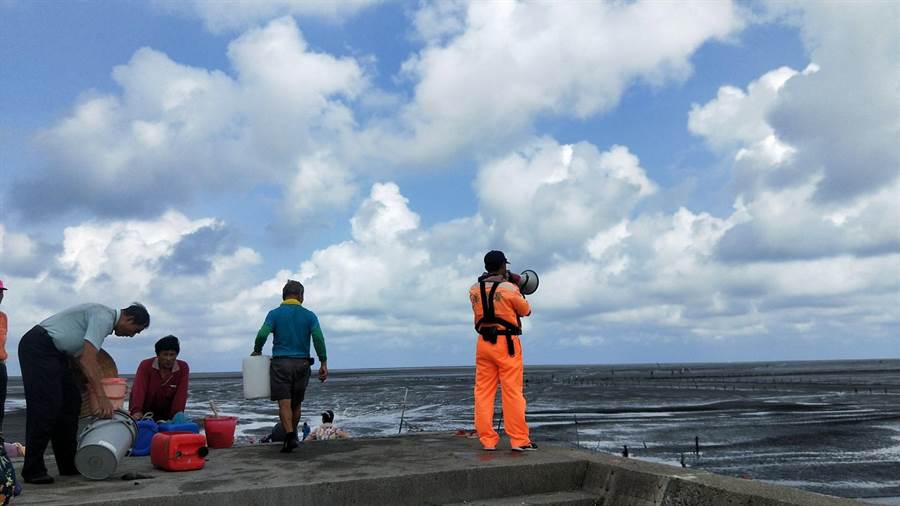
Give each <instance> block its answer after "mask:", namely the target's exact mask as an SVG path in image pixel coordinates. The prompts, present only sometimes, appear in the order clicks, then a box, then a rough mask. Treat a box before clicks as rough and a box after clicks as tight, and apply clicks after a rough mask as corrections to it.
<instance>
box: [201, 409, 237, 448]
mask: <svg viewBox="0 0 900 506" xmlns="http://www.w3.org/2000/svg"><path fill="white" fill-rule="evenodd" d="M237 420H238V419H237V417H236V416H208V417H206V418H204V419H203V428H204V430H205V431H206V441H207V442H208V443H209V447H210V448H231V445H233V444H234V429H235V428H236V427H237Z"/></svg>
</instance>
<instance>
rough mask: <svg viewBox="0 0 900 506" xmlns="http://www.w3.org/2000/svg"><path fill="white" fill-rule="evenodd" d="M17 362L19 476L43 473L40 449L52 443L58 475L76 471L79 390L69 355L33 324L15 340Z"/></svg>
mask: <svg viewBox="0 0 900 506" xmlns="http://www.w3.org/2000/svg"><path fill="white" fill-rule="evenodd" d="M19 364H20V365H21V368H22V384H23V385H24V387H25V448H27V449H28V451H27V452H26V453H25V464H24V466H23V467H22V477H23V478H25V479H31V478H37V477H39V476H43V475H45V474H47V467H46V466H45V465H44V451H45V450H46V449H47V443H52V444H53V454H54V455H55V456H56V467H57V468H59V474H76V473H77V472H78V471H77V469H76V468H75V451H76V449H77V444H78V443H77V441H76V438H77V432H78V414H79V412H80V411H81V393H80V391H79V389H78V384H77V383H76V382H75V377H74V376H73V374H72V369H71V366H70V365H69V357H68V356H66V354H65V353H63V352H61V351H59V350H57V349H56V346H54V345H53V339H52V338H51V337H50V334H48V333H47V331H46V330H44V328H43V327H41V326H35V327H34V328H32V329H31V330H29V331H28V332H26V333H25V335H24V336H22V340H21V341H19Z"/></svg>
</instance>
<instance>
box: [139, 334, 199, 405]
mask: <svg viewBox="0 0 900 506" xmlns="http://www.w3.org/2000/svg"><path fill="white" fill-rule="evenodd" d="M155 348H156V356H155V357H153V358H148V359H146V360H144V361H142V362H141V364H140V365H139V366H138V370H137V373H136V374H135V375H134V386H133V387H132V388H131V398H130V400H129V401H128V409H129V411H131V416H132V417H133V418H135V419H140V418H141V417H143V416H144V415H145V414H146V413H153V419H154V420H156V421H160V420H171V419H172V417H174V416H175V413H179V412H182V411H184V405H185V404H186V403H187V392H188V376H189V374H190V369H189V368H188V365H187V362H185V361H183V360H177V357H178V352H179V351H181V348H180V346H179V345H178V338H177V337H175V336H166V337H164V338H162V339H160V340H159V341H157V342H156V346H155Z"/></svg>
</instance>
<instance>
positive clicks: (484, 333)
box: [475, 279, 522, 357]
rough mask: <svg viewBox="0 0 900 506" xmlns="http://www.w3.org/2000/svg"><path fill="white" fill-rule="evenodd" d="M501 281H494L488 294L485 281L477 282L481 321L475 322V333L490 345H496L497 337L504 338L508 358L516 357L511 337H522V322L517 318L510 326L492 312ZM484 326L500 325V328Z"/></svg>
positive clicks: (514, 345)
mask: <svg viewBox="0 0 900 506" xmlns="http://www.w3.org/2000/svg"><path fill="white" fill-rule="evenodd" d="M501 282H502V281H495V282H494V285H493V286H491V290H490V293H488V290H487V286H486V285H487V281H484V280H483V279H479V280H478V285H479V287H480V288H481V309H482V313H483V314H482V316H481V319H480V320H478V321H477V322H475V331H476V332H478V333H479V334H480V335H481V338H482V339H484V340H485V341H487V342H489V343H491V344H497V336H506V348H507V351H509V356H510V357H514V356H516V343H515V341H513V338H512V336H519V335H522V320H521V319H520V318H519V317H518V316H517V317H516V324H515V325H514V324H512V323H510V322H508V321H506V320H504V319H502V318H500V317H498V316H497V314H496V313H495V312H494V294H495V293H497V287H498V286H500V283H501ZM485 325H500V326H501V327H502V328H497V327H493V326H485Z"/></svg>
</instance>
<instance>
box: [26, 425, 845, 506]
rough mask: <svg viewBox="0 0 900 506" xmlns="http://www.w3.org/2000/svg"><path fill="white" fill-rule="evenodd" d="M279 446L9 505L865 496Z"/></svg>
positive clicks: (652, 501)
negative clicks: (201, 466)
mask: <svg viewBox="0 0 900 506" xmlns="http://www.w3.org/2000/svg"><path fill="white" fill-rule="evenodd" d="M279 448H280V445H258V446H251V447H244V448H233V449H227V450H213V451H212V453H211V455H210V458H209V460H208V462H207V464H206V467H205V468H204V469H203V470H200V471H193V472H183V473H167V472H165V471H158V470H155V469H153V468H152V467H151V465H150V458H149V457H127V458H126V459H125V461H124V462H123V463H122V464H120V466H119V469H118V471H117V473H116V477H117V478H118V477H120V476H121V475H122V474H123V473H127V472H132V473H140V474H144V475H147V476H151V477H152V479H140V480H131V481H123V480H121V479H109V480H105V481H90V480H87V479H85V478H82V477H61V478H60V477H57V481H56V483H54V484H53V485H44V486H38V485H28V484H25V485H24V486H25V491H24V493H23V495H22V496H20V497H18V498H17V499H16V501H15V504H17V505H19V504H22V505H27V504H73V505H74V504H94V505H120V504H127V505H147V506H150V505H152V506H168V505H176V504H177V505H185V506H190V505H204V506H205V505H209V504H215V505H221V506H230V505H246V504H265V505H278V504H294V505H295V504H316V505H317V506H322V505H328V504H335V505H338V504H366V505H370V504H390V505H407V504H409V505H414V504H415V505H418V504H481V505H512V504H545V505H546V504H569V505H589V504H600V505H627V506H650V505H673V506H674V505H722V504H729V505H751V504H752V505H754V506H781V505H816V506H832V505H834V506H837V505H851V504H862V503H860V502H858V501H853V500H849V499H840V498H835V497H829V496H824V495H819V494H814V493H811V492H805V491H801V490H797V489H791V488H786V487H779V486H774V485H767V484H764V483H759V482H755V481H752V480H741V479H737V478H729V477H724V476H717V475H713V474H710V473H706V472H702V471H694V470H691V469H682V468H677V467H671V466H666V465H662V464H654V463H648V462H641V461H637V460H631V459H625V458H621V457H617V456H613V455H606V454H600V453H594V452H589V451H584V450H575V449H571V448H560V447H549V446H542V447H541V449H540V450H539V451H536V452H526V453H513V452H511V451H509V450H498V451H496V452H485V451H482V450H481V449H480V445H479V444H478V441H477V440H475V439H467V438H464V437H458V436H454V435H451V434H416V435H404V436H400V437H392V438H373V439H351V440H343V441H321V442H315V443H310V444H304V445H301V447H300V448H299V449H297V450H295V451H294V453H291V454H282V453H279V452H278V449H279ZM19 464H21V462H19ZM48 467H49V468H50V469H51V474H53V470H54V468H55V466H54V465H52V463H50V462H48Z"/></svg>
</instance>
